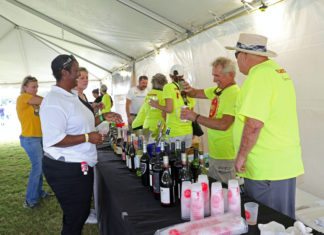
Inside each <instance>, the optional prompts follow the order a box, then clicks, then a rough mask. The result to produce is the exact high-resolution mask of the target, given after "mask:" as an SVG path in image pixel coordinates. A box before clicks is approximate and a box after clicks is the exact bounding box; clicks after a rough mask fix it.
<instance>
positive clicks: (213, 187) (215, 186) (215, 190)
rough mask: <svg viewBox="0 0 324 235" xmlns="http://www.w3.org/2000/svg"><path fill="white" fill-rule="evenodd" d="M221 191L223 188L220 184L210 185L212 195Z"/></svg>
mask: <svg viewBox="0 0 324 235" xmlns="http://www.w3.org/2000/svg"><path fill="white" fill-rule="evenodd" d="M222 189H223V187H222V183H221V182H213V183H212V189H211V191H212V193H214V192H218V191H220V190H222Z"/></svg>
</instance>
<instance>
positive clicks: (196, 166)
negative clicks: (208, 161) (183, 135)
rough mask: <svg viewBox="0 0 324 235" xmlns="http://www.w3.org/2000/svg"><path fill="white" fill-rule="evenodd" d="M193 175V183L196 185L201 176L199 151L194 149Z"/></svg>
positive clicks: (191, 167)
mask: <svg viewBox="0 0 324 235" xmlns="http://www.w3.org/2000/svg"><path fill="white" fill-rule="evenodd" d="M190 169H191V173H192V182H193V183H196V182H197V180H198V174H199V159H198V149H197V148H195V149H194V159H193V161H192V162H191V166H190Z"/></svg>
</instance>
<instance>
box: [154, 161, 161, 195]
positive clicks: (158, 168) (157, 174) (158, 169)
mask: <svg viewBox="0 0 324 235" xmlns="http://www.w3.org/2000/svg"><path fill="white" fill-rule="evenodd" d="M161 176H162V166H161V162H160V160H159V159H157V160H156V162H155V164H154V166H153V194H154V198H155V199H157V200H160V181H161Z"/></svg>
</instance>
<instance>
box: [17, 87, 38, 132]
mask: <svg viewBox="0 0 324 235" xmlns="http://www.w3.org/2000/svg"><path fill="white" fill-rule="evenodd" d="M32 97H33V96H32V95H31V94H28V93H23V94H21V95H20V96H18V98H17V102H16V110H17V114H18V119H19V121H20V124H21V135H22V136H24V137H42V129H41V123H40V118H39V106H38V107H36V106H33V105H30V104H28V101H29V100H30V99H31V98H32Z"/></svg>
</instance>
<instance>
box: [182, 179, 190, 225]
mask: <svg viewBox="0 0 324 235" xmlns="http://www.w3.org/2000/svg"><path fill="white" fill-rule="evenodd" d="M190 202H191V182H190V181H183V182H182V184H181V219H183V220H189V219H190Z"/></svg>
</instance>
